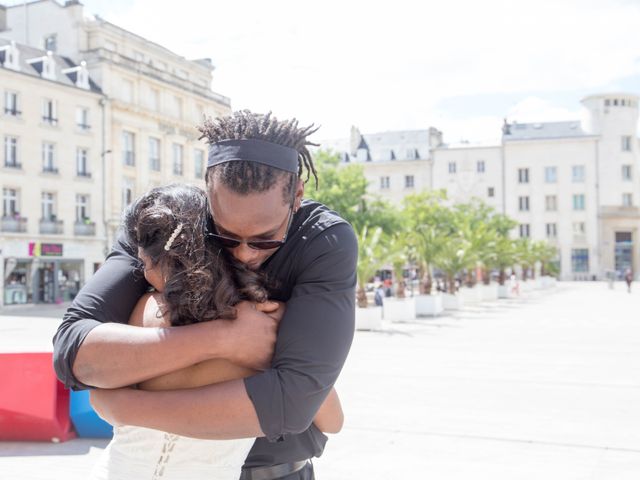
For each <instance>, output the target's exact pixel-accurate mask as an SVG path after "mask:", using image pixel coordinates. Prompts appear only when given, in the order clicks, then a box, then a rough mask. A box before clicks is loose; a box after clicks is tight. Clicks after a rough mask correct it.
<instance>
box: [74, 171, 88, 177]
mask: <svg viewBox="0 0 640 480" xmlns="http://www.w3.org/2000/svg"><path fill="white" fill-rule="evenodd" d="M76 175H77V176H78V177H84V178H91V172H78V173H76Z"/></svg>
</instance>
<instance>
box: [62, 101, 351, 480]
mask: <svg viewBox="0 0 640 480" xmlns="http://www.w3.org/2000/svg"><path fill="white" fill-rule="evenodd" d="M199 130H200V131H201V133H202V137H201V138H205V139H206V141H207V143H208V144H209V158H208V168H207V174H206V192H203V191H201V190H200V189H198V188H196V187H189V186H184V185H169V186H165V187H158V188H155V189H153V190H151V191H149V192H147V193H146V194H144V195H143V196H142V197H140V198H139V199H137V200H136V201H135V202H134V203H133V204H132V205H131V206H130V207H129V208H128V210H127V212H126V214H125V216H124V221H123V223H124V225H123V227H124V228H123V232H122V233H121V235H120V236H119V238H118V240H117V242H116V244H115V246H114V248H113V250H112V251H111V253H110V254H109V256H108V257H107V260H106V261H105V263H104V264H103V265H102V267H101V268H100V269H99V270H98V271H97V272H96V274H95V275H94V276H93V277H92V278H91V279H90V280H89V281H88V282H87V284H86V285H85V286H84V287H83V289H82V290H81V291H80V293H79V294H78V296H77V297H76V298H75V300H74V302H73V304H72V305H71V306H70V308H69V310H68V311H67V313H66V315H65V317H64V320H63V322H62V323H61V325H60V327H59V328H58V331H57V333H56V335H55V337H54V366H55V368H56V372H57V374H58V376H59V377H60V379H61V380H62V381H63V382H64V383H65V385H67V386H68V387H71V388H74V389H83V388H90V387H91V388H93V389H92V391H91V402H92V404H93V406H94V408H95V409H96V411H97V412H98V413H99V414H100V416H102V417H103V418H104V419H106V420H107V421H108V422H110V423H111V424H113V425H114V437H113V439H112V441H111V442H110V444H109V445H108V446H107V448H106V449H105V451H104V452H103V455H102V457H101V458H100V460H99V462H98V464H97V465H96V466H95V468H94V470H93V472H92V474H91V478H93V479H96V480H97V479H142V478H149V479H160V478H162V479H166V480H174V479H189V480H199V479H203V480H204V479H207V480H222V479H229V480H236V479H238V478H239V479H242V480H271V479H300V480H306V479H313V478H314V473H313V465H312V464H311V458H312V457H314V456H315V457H317V456H319V455H321V454H322V451H323V449H324V445H325V443H326V440H327V437H326V436H325V435H324V434H323V433H322V432H325V433H326V432H329V433H333V432H337V431H339V430H340V428H341V427H342V410H341V407H340V402H339V400H338V397H337V394H336V392H335V391H334V390H333V385H334V383H335V381H336V379H337V378H338V375H339V373H340V371H341V369H342V366H343V364H344V361H345V359H346V356H347V354H348V351H349V348H350V346H351V342H352V340H353V330H354V308H355V306H354V300H355V284H356V273H355V266H356V261H357V242H356V238H355V235H354V233H353V230H352V228H351V226H350V225H349V224H348V223H347V222H346V221H344V220H343V219H342V218H340V217H339V216H337V215H336V214H335V213H334V212H332V211H330V210H329V209H327V208H326V207H325V206H323V205H321V204H319V203H317V202H313V201H310V200H303V198H302V197H303V193H304V185H305V182H306V181H307V180H308V179H309V177H310V175H313V176H314V178H315V177H316V172H315V169H314V166H313V162H312V159H311V156H310V154H309V151H308V149H307V146H308V145H312V144H311V143H310V142H309V141H308V139H307V137H308V135H309V134H311V133H313V131H314V130H313V129H312V128H311V127H307V128H300V127H298V122H297V121H295V120H291V121H284V122H283V121H279V120H277V119H276V118H275V117H273V116H271V115H258V114H253V113H251V112H248V111H242V112H236V113H234V114H233V115H230V116H226V117H221V118H218V119H214V120H207V121H206V122H205V123H204V124H203V125H202V126H201V127H199ZM315 180H316V183H317V178H315ZM141 327H143V328H141Z"/></svg>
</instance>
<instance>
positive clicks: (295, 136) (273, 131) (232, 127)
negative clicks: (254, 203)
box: [197, 110, 319, 202]
mask: <svg viewBox="0 0 640 480" xmlns="http://www.w3.org/2000/svg"><path fill="white" fill-rule="evenodd" d="M197 128H198V130H199V131H200V133H201V134H202V135H201V136H200V138H199V139H198V140H201V139H203V138H206V140H207V143H208V144H213V143H216V142H221V141H223V140H244V139H254V140H264V141H266V142H271V143H277V144H278V145H282V146H284V147H290V148H293V149H295V150H296V151H297V152H298V174H297V176H296V175H293V174H291V173H289V172H285V171H282V170H279V169H277V168H274V167H271V166H269V165H263V164H261V163H256V162H250V161H234V162H227V163H222V164H218V165H214V166H212V167H209V168H208V170H207V175H206V183H207V187H209V186H210V185H212V183H213V180H214V177H215V178H216V179H219V180H220V181H221V182H222V183H223V184H224V185H225V186H227V187H229V188H230V189H232V190H233V191H234V192H237V193H240V194H243V195H244V194H247V193H250V192H264V191H266V190H269V189H271V187H273V185H274V184H275V183H276V182H277V181H278V180H280V179H281V178H287V179H288V183H287V185H286V186H285V188H284V191H283V194H284V199H285V202H288V201H290V200H289V199H290V198H291V195H292V194H293V190H294V188H295V186H296V180H297V179H298V178H301V177H302V174H303V172H304V171H306V173H307V176H306V179H305V183H306V182H307V181H309V178H310V176H311V175H313V178H314V179H315V186H316V188H318V174H317V172H316V169H315V167H314V165H313V160H312V159H311V154H310V153H309V150H308V149H307V146H308V145H313V146H318V144H316V143H311V142H309V141H308V140H307V137H308V136H309V135H311V134H312V133H314V132H316V131H317V130H318V128H319V127H315V126H314V125H309V126H308V127H304V128H303V127H300V128H299V127H298V120H296V119H295V118H293V119H291V120H284V121H280V120H278V119H277V118H276V117H274V116H272V115H271V112H269V113H267V114H266V115H263V114H259V113H252V112H250V111H249V110H240V111H238V112H234V113H233V114H231V115H227V116H224V117H218V118H215V119H212V118H211V117H209V118H208V119H206V120H205V121H204V123H203V124H202V125H200V126H198V127H197Z"/></svg>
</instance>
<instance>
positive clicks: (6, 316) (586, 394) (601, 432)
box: [0, 282, 640, 480]
mask: <svg viewBox="0 0 640 480" xmlns="http://www.w3.org/2000/svg"><path fill="white" fill-rule="evenodd" d="M635 287H636V291H635V292H634V293H632V294H628V293H627V292H626V288H623V286H622V284H617V285H616V287H615V289H613V290H610V289H608V288H607V286H606V285H605V284H604V283H595V282H594V283H561V284H559V285H558V287H557V288H556V289H555V290H553V291H536V292H532V293H531V294H529V295H527V296H524V297H522V298H518V299H513V300H502V301H499V302H494V303H483V304H479V305H477V306H470V307H467V308H465V309H464V310H462V311H460V312H456V313H455V314H450V315H445V316H442V317H439V318H435V319H420V320H415V321H411V322H407V323H397V324H396V323H394V324H385V325H384V327H383V329H382V330H381V331H377V332H357V333H356V338H355V342H354V345H353V349H352V353H351V355H350V358H349V360H348V362H347V365H346V366H345V369H344V372H343V374H342V376H341V378H340V380H339V383H338V385H337V388H338V391H339V393H340V396H341V398H342V400H343V404H344V409H345V414H346V423H345V427H344V429H343V431H342V432H341V433H340V434H338V435H335V436H333V437H332V438H331V439H330V442H329V444H328V445H327V449H326V452H325V455H324V456H323V457H322V458H321V459H319V460H317V461H316V472H317V477H318V479H319V480H348V479H372V480H373V479H380V480H383V479H384V480H389V479H391V480H395V479H404V478H418V479H437V480H463V479H464V480H469V479H491V480H502V479H504V480H529V479H530V480H555V479H558V480H583V479H584V480H587V479H588V480H604V479H606V480H613V479H616V480H617V479H629V480H637V479H639V478H640V285H635ZM18 315H25V312H24V311H20V312H18V311H13V312H12V311H8V310H5V311H3V312H2V313H0V347H4V348H5V349H6V348H7V347H8V346H10V345H12V344H15V342H14V341H13V340H11V339H12V338H14V339H15V338H19V337H20V335H23V333H21V332H23V330H22V328H21V325H26V323H25V324H22V323H21V322H36V323H37V324H38V325H39V326H41V329H42V330H43V331H53V330H54V329H55V325H56V320H55V319H51V318H48V319H45V318H41V319H31V318H28V317H24V316H18ZM45 343H46V342H45ZM105 443H106V442H105V441H103V440H86V439H79V440H73V441H70V442H67V443H62V444H47V443H19V442H5V443H2V442H0V479H2V480H4V479H7V480H9V479H10V480H14V479H65V480H81V479H82V480H83V479H84V478H85V477H86V472H87V471H88V469H89V468H90V466H91V464H92V463H93V462H94V460H95V458H96V456H97V455H99V453H100V451H101V449H102V448H104V445H105Z"/></svg>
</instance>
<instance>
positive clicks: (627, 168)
mask: <svg viewBox="0 0 640 480" xmlns="http://www.w3.org/2000/svg"><path fill="white" fill-rule="evenodd" d="M622 180H626V181H629V180H633V174H632V170H631V165H622Z"/></svg>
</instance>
